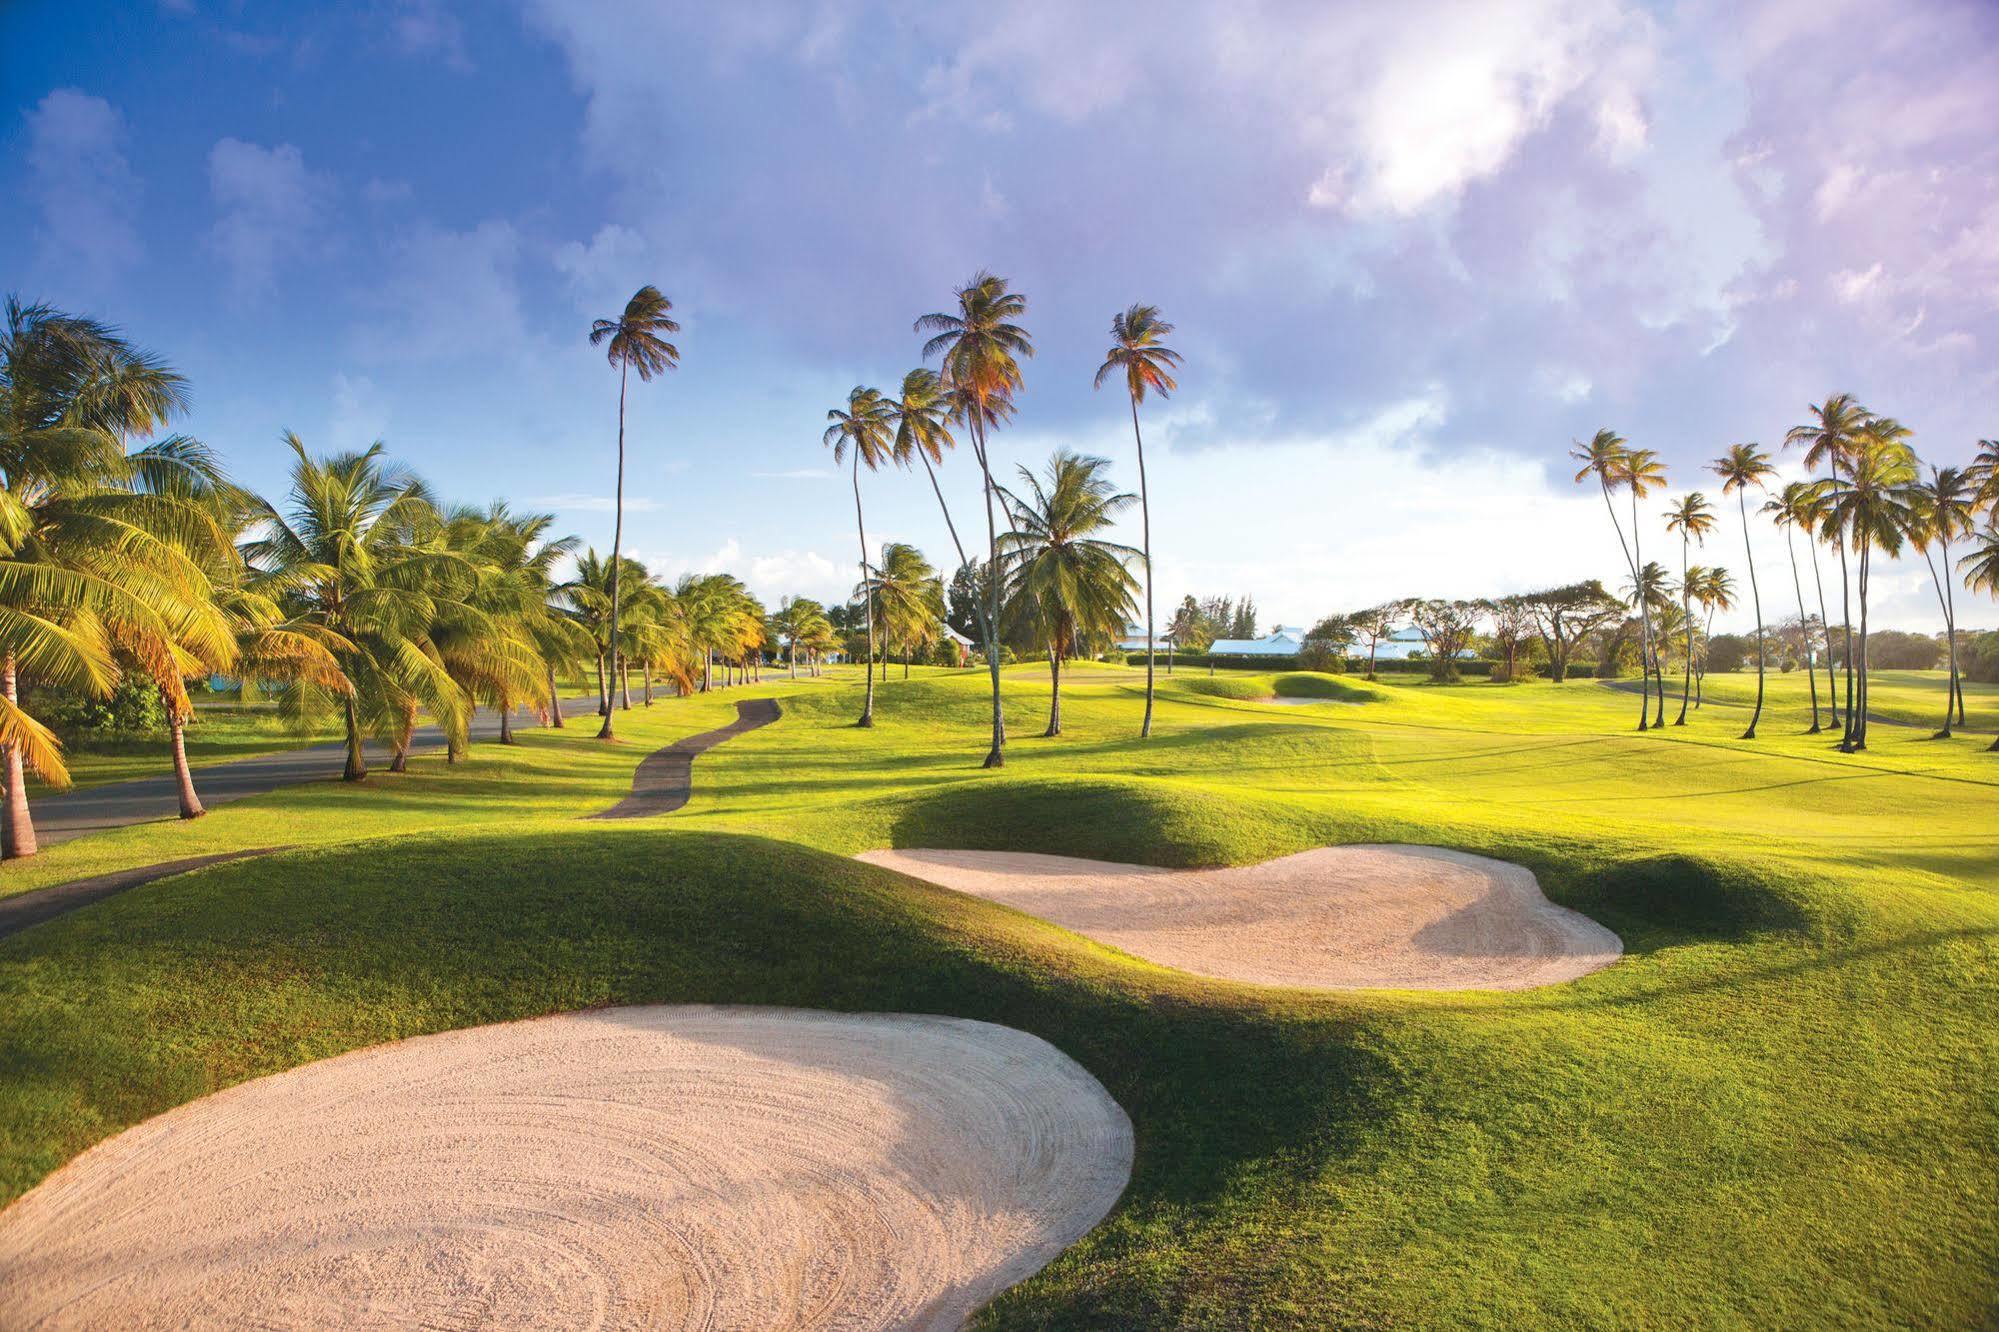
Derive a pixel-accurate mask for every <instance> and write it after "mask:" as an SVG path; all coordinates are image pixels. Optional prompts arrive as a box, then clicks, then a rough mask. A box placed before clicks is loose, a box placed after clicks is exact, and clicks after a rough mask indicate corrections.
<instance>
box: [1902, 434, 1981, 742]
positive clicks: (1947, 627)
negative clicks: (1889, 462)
mask: <svg viewBox="0 0 1999 1332" xmlns="http://www.w3.org/2000/svg"><path fill="white" fill-rule="evenodd" d="M1907 498H1908V505H1909V510H1908V516H1907V532H1908V535H1909V538H1910V540H1911V541H1912V542H1913V543H1914V544H1915V546H1916V548H1917V549H1918V550H1920V551H1922V553H1923V563H1925V564H1927V565H1929V568H1930V581H1931V582H1933V583H1935V584H1936V589H1937V605H1938V606H1939V607H1940V608H1941V609H1942V611H1943V625H1944V641H1945V642H1946V643H1947V644H1948V647H1949V654H1950V658H1949V659H1950V681H1949V684H1948V685H1947V688H1946V692H1945V695H1944V705H1943V729H1942V730H1940V731H1938V732H1937V738H1938V739H1939V740H1948V739H1949V738H1950V734H1951V718H1952V715H1953V712H1954V713H1955V715H1956V719H1957V724H1958V725H1960V726H1962V725H1963V724H1964V685H1963V683H1962V681H1960V680H1959V678H1958V673H1957V602H1956V598H1955V597H1954V596H1953V595H1952V593H1951V582H1952V580H1951V576H1950V572H1951V569H1950V543H1951V539H1952V538H1953V537H1960V536H1966V535H1969V534H1970V532H1971V529H1972V523H1973V518H1974V512H1975V506H1976V502H1977V492H1976V491H1975V490H1974V489H1973V487H1972V484H1971V479H1970V477H1968V476H1967V475H1966V474H1965V472H1964V471H1963V470H1962V469H1960V468H1956V467H1932V468H1930V479H1929V481H1928V482H1920V481H1919V482H1916V483H1915V484H1913V485H1911V486H1910V487H1909V489H1908V496H1907ZM1933 543H1934V544H1935V545H1936V547H1937V549H1938V554H1939V555H1941V556H1942V559H1943V567H1942V568H1941V569H1939V568H1938V567H1937V562H1936V560H1934V559H1932V558H1931V556H1930V546H1931V545H1932V544H1933Z"/></svg>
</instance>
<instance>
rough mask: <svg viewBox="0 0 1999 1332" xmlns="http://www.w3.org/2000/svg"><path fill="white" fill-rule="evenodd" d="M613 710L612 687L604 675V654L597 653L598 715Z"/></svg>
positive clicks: (601, 652) (600, 651)
mask: <svg viewBox="0 0 1999 1332" xmlns="http://www.w3.org/2000/svg"><path fill="white" fill-rule="evenodd" d="M610 710H611V685H610V681H609V680H608V679H607V678H606V677H605V675H604V653H603V650H602V649H601V648H600V649H598V652H597V715H598V716H600V717H601V716H603V715H604V714H605V713H607V712H609V711H610Z"/></svg>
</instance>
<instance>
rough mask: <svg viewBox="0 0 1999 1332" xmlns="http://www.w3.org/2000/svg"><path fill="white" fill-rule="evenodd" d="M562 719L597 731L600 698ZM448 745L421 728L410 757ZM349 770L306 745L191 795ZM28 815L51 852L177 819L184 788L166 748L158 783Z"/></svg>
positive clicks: (376, 752) (478, 722) (59, 803)
mask: <svg viewBox="0 0 1999 1332" xmlns="http://www.w3.org/2000/svg"><path fill="white" fill-rule="evenodd" d="M579 705H580V706H579ZM562 715H563V717H564V719H565V720H567V721H568V722H569V724H570V725H572V726H574V725H579V724H582V725H589V726H595V725H596V724H597V695H596V694H595V693H591V694H589V695H586V696H583V697H580V698H568V699H564V700H563V701H562ZM537 724H538V723H537V722H536V721H535V719H534V715H533V714H532V713H529V712H525V711H523V712H517V713H516V714H515V720H514V727H515V729H516V730H525V729H527V728H529V727H532V726H535V725H537ZM471 729H472V738H473V739H475V740H490V739H492V738H493V737H495V736H497V735H498V734H499V733H500V717H499V714H498V713H496V712H490V711H486V710H483V709H482V710H481V711H480V713H479V714H478V716H476V717H474V718H473V719H472V728H471ZM443 743H444V732H443V730H442V729H441V728H439V727H436V726H420V727H418V728H417V732H416V736H415V738H414V739H413V740H412V742H411V744H410V748H411V750H413V751H414V750H419V749H435V748H436V747H438V746H439V745H442V744H443ZM364 752H365V753H366V754H367V757H368V766H369V768H370V769H375V768H377V767H381V768H386V767H387V766H388V763H389V750H388V748H387V747H386V746H383V745H378V744H375V743H373V742H370V743H369V744H368V745H367V746H366V747H365V749H364ZM346 764H347V746H346V744H345V743H344V742H341V741H334V742H332V743H330V744H320V745H308V746H306V747H305V748H303V749H288V750H285V751H284V752H283V753H279V754H264V755H262V756H260V757H257V758H247V759H237V760H236V761H235V762H233V763H218V764H216V765H214V766H213V767H207V768H196V769H195V770H194V789H195V790H196V791H197V792H199V793H200V795H201V803H202V804H203V805H205V806H207V807H208V808H211V809H213V808H214V807H215V806H217V805H226V804H228V803H229V802H230V801H232V800H241V799H243V798H244V797H245V796H254V795H263V794H265V793H266V792H268V791H275V790H277V789H278V788H280V787H284V786H293V785H296V784H297V783H299V782H323V781H330V780H337V779H338V778H339V776H340V773H341V771H342V769H344V768H345V767H346ZM29 808H30V810H31V812H32V813H33V814H34V816H35V837H36V839H37V840H38V841H39V843H40V844H41V845H43V846H53V845H55V844H56V843H57V842H67V841H69V840H70V839H71V838H73V837H82V836H84V835H85V834H86V833H94V832H103V831H104V830H105V829H107V828H123V827H125V826H127V825H129V824H134V823H150V822H152V821H153V820H155V819H171V818H178V817H179V815H180V788H179V785H178V784H177V783H176V782H175V781H174V774H173V768H172V765H171V763H170V762H169V759H168V756H167V751H166V746H165V745H164V744H162V745H161V746H160V774H159V776H157V777H139V778H134V779H133V780H131V781H129V782H108V783H106V784H105V785H103V786H92V787H88V788H86V789H84V790H81V791H56V792H52V793H50V794H48V795H44V796H38V797H36V798H35V799H33V800H31V801H30V802H29Z"/></svg>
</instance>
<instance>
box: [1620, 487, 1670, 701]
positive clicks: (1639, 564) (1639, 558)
mask: <svg viewBox="0 0 1999 1332" xmlns="http://www.w3.org/2000/svg"><path fill="white" fill-rule="evenodd" d="M1616 480H1617V482H1618V484H1620V485H1622V486H1624V488H1625V489H1627V490H1629V491H1630V492H1631V566H1632V568H1633V569H1634V570H1637V571H1640V574H1641V577H1640V578H1639V581H1640V582H1642V581H1643V578H1642V571H1643V569H1644V568H1645V565H1644V563H1643V561H1644V558H1645V557H1644V552H1643V550H1642V548H1641V546H1640V544H1639V540H1638V533H1639V524H1638V501H1640V500H1642V499H1644V498H1645V497H1646V496H1647V495H1649V494H1651V493H1652V492H1653V491H1655V490H1659V489H1662V488H1663V487H1664V486H1665V484H1666V465H1665V464H1664V463H1662V462H1660V461H1659V455H1658V454H1657V453H1655V452H1654V451H1652V450H1651V449H1632V448H1627V449H1625V450H1624V451H1623V452H1622V453H1621V454H1620V455H1619V457H1618V460H1617V473H1616ZM1651 615H1652V610H1651V603H1650V601H1649V600H1646V601H1641V602H1640V603H1639V607H1638V617H1639V624H1640V626H1641V627H1642V628H1643V630H1644V633H1645V650H1646V653H1647V655H1649V656H1650V657H1651V659H1652V675H1653V678H1654V679H1655V680H1656V681H1657V682H1658V685H1659V713H1658V715H1657V716H1656V717H1655V718H1653V721H1652V726H1653V729H1655V730H1657V729H1660V728H1662V727H1664V726H1665V724H1666V670H1665V663H1664V660H1663V657H1664V653H1663V652H1662V650H1661V644H1660V641H1659V638H1658V637H1657V636H1656V635H1655V634H1653V632H1652V621H1651ZM1639 729H1640V730H1643V729H1644V727H1643V726H1642V725H1641V726H1640V727H1639Z"/></svg>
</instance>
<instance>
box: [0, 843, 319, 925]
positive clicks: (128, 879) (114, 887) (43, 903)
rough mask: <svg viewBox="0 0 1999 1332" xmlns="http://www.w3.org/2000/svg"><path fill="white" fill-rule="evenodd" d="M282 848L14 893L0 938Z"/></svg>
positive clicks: (1, 914) (1, 901) (5, 907)
mask: <svg viewBox="0 0 1999 1332" xmlns="http://www.w3.org/2000/svg"><path fill="white" fill-rule="evenodd" d="M290 849H291V848H290V847H284V846H255V847H251V848H250V849H248V850H246V851H218V852H215V853H214V854H212V855H206V856H188V857H186V858H184V859H181V860H163V861H161V862H160V863H159V864H157V865H139V866H137V867H135V868H133V869H122V870H113V871H112V872H111V873H109V874H98V875H94V876H93V877H91V878H88V879H76V880H73V881H71V882H69V883H58V884H54V885H52V886H51V887H48V888H37V889H35V890H34V891H33V892H26V893H17V894H15V895H14V896H12V897H4V898H0V939H5V938H7V937H9V936H10V935H15V934H19V933H20V932H21V931H22V930H25V929H27V928H28V927H29V926H30V925H39V924H41V923H42V922H43V921H45V920H52V919H54V918H55V917H57V916H60V915H64V914H66V913H68V912H71V911H74V910H76V909H77V908H78V907H86V906H89V905H90V904H91V903H92V902H101V901H103V900H104V899H105V898H107V897H110V896H112V895H113V894H116V893H122V892H124V891H125V890H126V889H127V888H137V887H138V886H139V885H140V884H145V883H152V882H155V881H156V880H159V879H170V878H172V877H173V876H174V875H176V874H186V873H187V872H188V871H189V870H198V869H207V868H208V867H209V866H210V865H224V864H227V863H228V862H230V861H232V860H248V859H250V858H251V857H252V856H268V855H270V854H271V853H272V852H273V851H288V850H290Z"/></svg>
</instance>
